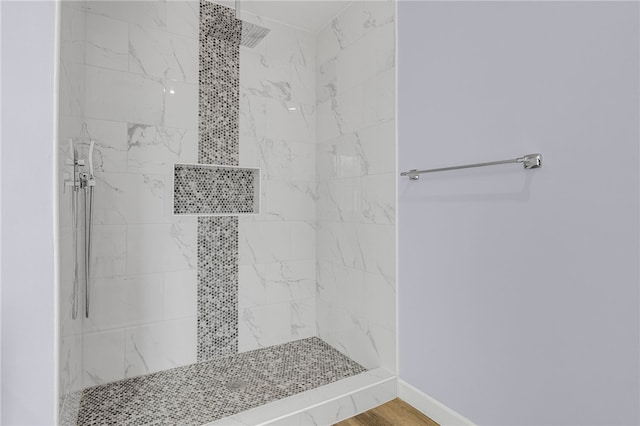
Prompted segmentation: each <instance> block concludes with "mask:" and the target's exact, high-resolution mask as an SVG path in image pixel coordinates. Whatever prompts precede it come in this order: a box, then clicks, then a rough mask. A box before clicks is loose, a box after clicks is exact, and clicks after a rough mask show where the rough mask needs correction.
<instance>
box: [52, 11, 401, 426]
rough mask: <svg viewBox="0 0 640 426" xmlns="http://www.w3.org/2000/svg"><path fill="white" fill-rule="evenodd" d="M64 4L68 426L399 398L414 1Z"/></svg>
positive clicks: (63, 408) (252, 419) (347, 407)
mask: <svg viewBox="0 0 640 426" xmlns="http://www.w3.org/2000/svg"><path fill="white" fill-rule="evenodd" d="M60 9H61V10H60V19H61V25H60V28H61V32H60V81H59V87H60V89H59V91H60V94H59V102H60V104H59V126H58V127H59V134H58V149H59V156H58V157H59V164H58V175H59V182H60V188H59V189H58V190H59V200H58V201H59V203H58V204H59V236H60V250H59V252H60V265H59V266H60V267H59V273H60V289H59V294H60V306H59V313H60V314H59V315H60V333H59V335H60V342H59V344H60V357H59V361H60V366H59V367H60V375H59V396H60V400H59V410H60V411H59V412H60V415H59V419H60V423H61V424H64V425H67V424H69V425H70V424H77V425H93V424H135V425H144V424H180V425H187V424H189V425H202V424H221V425H228V424H329V423H333V422H336V421H339V420H342V419H344V418H347V417H350V416H351V415H354V414H356V413H358V412H361V411H364V410H366V409H368V408H371V407H373V406H375V405H378V404H380V403H382V402H385V401H388V400H390V399H392V398H394V397H395V396H396V387H395V382H394V380H393V379H394V376H395V374H396V201H395V200H396V196H395V191H396V190H395V187H396V123H395V116H396V107H395V85H396V84H395V83H396V77H395V75H396V72H395V58H396V49H395V34H396V25H395V21H396V20H395V16H396V12H395V10H396V4H395V2H394V1H386V0H385V1H353V2H350V1H335V2H323V1H309V0H306V1H291V2H278V1H273V2H272V1H260V2H244V1H242V2H229V1H220V2H214V1H209V0H200V1H199V2H198V1H173V0H171V1H165V0H151V1H64V0H63V1H62V2H61V8H60Z"/></svg>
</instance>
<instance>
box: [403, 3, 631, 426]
mask: <svg viewBox="0 0 640 426" xmlns="http://www.w3.org/2000/svg"><path fill="white" fill-rule="evenodd" d="M638 8H639V5H638V3H631V2H629V3H620V2H618V3H607V2H540V3H535V2H515V3H509V2H477V3H476V2H473V3H467V2H449V3H444V2H408V1H406V2H400V4H399V18H398V25H399V78H398V82H399V117H400V119H399V168H400V170H404V169H411V168H427V167H432V166H433V167H437V166H444V165H453V164H459V163H467V162H476V161H489V160H498V159H503V158H511V157H515V156H519V155H522V154H527V153H530V152H542V154H543V156H544V160H545V164H544V167H543V168H542V169H540V170H536V171H527V172H525V171H523V170H522V169H521V168H520V167H518V166H515V165H508V166H499V167H493V168H487V169H476V170H467V171H459V172H450V173H446V174H445V173H442V174H437V175H436V174H434V175H425V176H423V177H422V178H421V179H420V181H418V182H409V181H408V180H405V179H402V180H400V182H399V188H398V197H399V215H400V216H399V224H400V225H399V251H400V255H399V259H400V262H399V271H400V275H399V279H400V282H399V298H400V305H399V312H400V377H401V378H402V379H403V380H405V381H406V382H408V383H409V384H411V385H414V386H416V387H417V388H419V389H420V390H422V391H424V392H426V393H427V394H429V395H431V396H432V397H434V398H436V399H438V400H439V401H441V402H443V403H444V404H445V405H447V406H449V407H451V408H453V409H454V410H456V411H458V412H459V413H461V414H463V415H464V416H466V417H467V418H469V419H471V420H472V421H474V422H476V423H478V424H484V425H489V424H491V425H514V424H519V425H534V424H535V425H560V424H574V425H578V424H580V425H587V424H600V425H604V424H607V425H614V424H638V423H639V422H640V416H639V412H638V409H639V402H638V401H639V397H640V394H639V386H640V384H639V369H638V360H639V356H640V354H639V342H638V335H639V331H640V330H639V318H638V314H639V299H638V297H639V292H638V278H639V277H638V255H639V250H638V243H639V239H638V202H639V196H638V193H639V189H640V188H639V182H638V177H639V176H638V160H639V158H638V154H639V151H638V138H639V135H638V133H639V132H638V128H639V119H638V115H639V111H638V105H639V96H638V76H639V75H640V69H639V66H638V59H639V58H638V52H639V50H638V49H639V43H638V36H639V34H638V27H639V22H638V20H639V18H638V16H639V15H638V13H639V9H638Z"/></svg>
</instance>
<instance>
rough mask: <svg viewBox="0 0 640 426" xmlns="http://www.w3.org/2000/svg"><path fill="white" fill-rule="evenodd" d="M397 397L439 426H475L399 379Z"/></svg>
mask: <svg viewBox="0 0 640 426" xmlns="http://www.w3.org/2000/svg"><path fill="white" fill-rule="evenodd" d="M398 397H399V398H400V399H402V400H403V401H405V402H407V403H408V404H409V405H411V406H413V407H414V408H415V409H417V410H419V411H420V412H422V413H423V414H424V415H425V416H427V417H429V418H430V419H432V420H434V421H435V422H436V423H438V424H440V425H441V426H475V424H474V423H473V422H472V421H471V420H469V419H467V418H466V417H464V416H462V415H461V414H458V413H456V412H455V411H453V410H452V409H451V408H449V407H447V406H446V405H444V404H443V403H441V402H440V401H438V400H436V399H434V398H432V397H430V396H429V395H427V394H426V393H424V392H422V391H421V390H419V389H416V388H414V387H413V386H411V385H410V384H409V383H407V382H405V381H404V380H400V379H398Z"/></svg>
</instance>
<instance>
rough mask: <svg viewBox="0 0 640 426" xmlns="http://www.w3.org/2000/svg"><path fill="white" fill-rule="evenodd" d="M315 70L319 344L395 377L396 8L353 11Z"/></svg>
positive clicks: (386, 4) (334, 30)
mask: <svg viewBox="0 0 640 426" xmlns="http://www.w3.org/2000/svg"><path fill="white" fill-rule="evenodd" d="M317 67H318V68H317V92H316V94H317V146H316V147H317V150H316V172H317V176H316V177H317V195H316V196H317V203H316V212H317V237H316V238H317V259H318V263H317V293H316V296H317V301H316V302H317V305H316V309H317V327H318V335H319V336H320V337H321V338H322V339H324V340H325V341H326V342H328V343H329V344H331V345H333V346H334V347H335V348H337V349H338V350H340V351H342V352H344V353H345V354H347V355H348V356H350V357H351V358H352V359H354V360H355V361H357V362H359V363H361V364H362V365H364V366H365V367H367V368H375V367H383V368H386V369H387V370H389V371H395V337H396V336H395V297H396V290H395V289H396V284H395V277H396V264H395V259H396V256H395V251H396V249H395V247H396V244H395V224H396V211H395V174H396V160H395V146H396V144H395V121H394V120H395V2H392V1H362V2H353V3H352V4H351V6H350V7H348V8H347V9H346V10H345V11H343V12H342V13H341V14H340V15H338V16H337V17H336V18H335V19H333V20H332V21H331V23H330V24H329V25H328V26H327V27H326V28H324V29H323V30H321V31H320V32H319V33H318V36H317Z"/></svg>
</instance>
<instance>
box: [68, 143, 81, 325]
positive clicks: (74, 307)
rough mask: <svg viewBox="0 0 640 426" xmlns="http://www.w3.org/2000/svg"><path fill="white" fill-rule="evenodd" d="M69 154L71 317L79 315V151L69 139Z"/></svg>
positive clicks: (74, 317)
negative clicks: (71, 174)
mask: <svg viewBox="0 0 640 426" xmlns="http://www.w3.org/2000/svg"><path fill="white" fill-rule="evenodd" d="M69 155H71V158H72V161H73V163H72V164H73V176H72V181H71V182H70V183H71V228H72V234H73V300H72V302H71V318H72V319H76V318H77V317H78V189H79V188H78V185H77V182H78V177H79V176H78V152H77V151H76V150H75V148H74V146H73V139H69Z"/></svg>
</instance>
